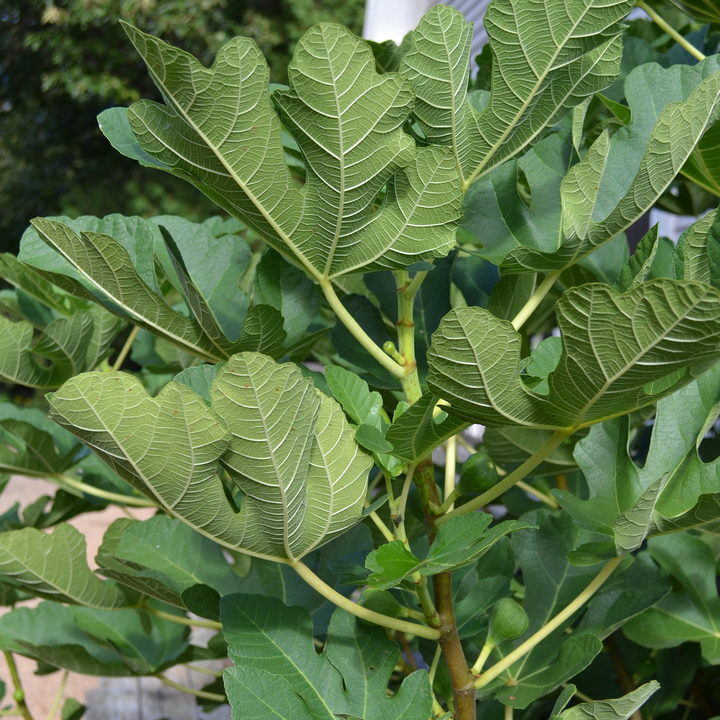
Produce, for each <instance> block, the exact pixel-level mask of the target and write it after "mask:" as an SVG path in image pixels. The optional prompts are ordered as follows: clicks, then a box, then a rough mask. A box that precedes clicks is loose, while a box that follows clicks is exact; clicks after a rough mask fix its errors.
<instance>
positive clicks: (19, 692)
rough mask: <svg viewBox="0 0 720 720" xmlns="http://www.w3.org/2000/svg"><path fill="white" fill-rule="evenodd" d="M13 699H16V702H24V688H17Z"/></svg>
mask: <svg viewBox="0 0 720 720" xmlns="http://www.w3.org/2000/svg"><path fill="white" fill-rule="evenodd" d="M13 700H14V701H15V702H16V703H21V702H23V700H25V693H24V692H23V691H22V690H20V689H18V690H16V691H15V692H14V693H13Z"/></svg>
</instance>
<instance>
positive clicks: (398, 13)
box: [363, 0, 437, 44]
mask: <svg viewBox="0 0 720 720" xmlns="http://www.w3.org/2000/svg"><path fill="white" fill-rule="evenodd" d="M436 3H437V0H366V2H365V25H364V26H363V37H364V38H365V39H366V40H376V41H378V42H382V41H383V40H394V41H395V42H396V43H398V44H400V42H401V41H402V39H403V37H405V33H407V32H408V31H410V30H414V29H415V26H416V25H417V24H418V22H419V21H420V18H421V17H422V16H423V15H424V14H425V13H426V12H427V11H428V10H429V9H430V8H431V7H432V6H433V5H435V4H436Z"/></svg>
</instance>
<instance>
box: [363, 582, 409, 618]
mask: <svg viewBox="0 0 720 720" xmlns="http://www.w3.org/2000/svg"><path fill="white" fill-rule="evenodd" d="M358 605H360V606H361V607H364V608H367V609H368V610H373V611H374V612H376V613H380V614H381V615H387V616H388V617H406V616H407V609H406V608H404V607H403V606H402V605H401V604H400V603H399V602H398V601H397V600H396V599H395V598H394V597H393V595H392V594H391V593H389V592H388V591H387V590H377V589H376V588H366V589H365V590H363V594H362V595H361V596H360V600H358Z"/></svg>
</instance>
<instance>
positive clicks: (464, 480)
mask: <svg viewBox="0 0 720 720" xmlns="http://www.w3.org/2000/svg"><path fill="white" fill-rule="evenodd" d="M497 481H498V472H497V467H496V466H495V463H494V462H493V459H492V458H491V457H490V456H489V455H488V454H487V453H484V452H477V453H475V454H474V455H471V456H470V457H469V458H468V459H467V460H466V461H465V464H464V465H463V466H462V470H461V471H460V480H459V481H458V484H457V488H456V489H457V491H458V492H459V493H460V494H462V493H468V492H478V493H482V492H485V491H486V490H489V489H490V488H491V487H493V486H494V485H495V484H496V483H497Z"/></svg>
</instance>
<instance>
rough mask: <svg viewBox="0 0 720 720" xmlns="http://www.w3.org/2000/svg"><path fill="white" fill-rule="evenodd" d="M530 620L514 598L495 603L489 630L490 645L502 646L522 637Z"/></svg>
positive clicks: (488, 639) (488, 640)
mask: <svg viewBox="0 0 720 720" xmlns="http://www.w3.org/2000/svg"><path fill="white" fill-rule="evenodd" d="M529 624H530V619H529V618H528V616H527V613H526V612H525V610H523V608H522V607H521V606H520V605H518V604H517V603H516V602H515V601H514V600H513V599H512V598H503V599H502V600H499V601H498V602H496V603H495V607H494V608H493V611H492V615H491V616H490V625H489V628H488V636H487V641H486V642H487V643H488V645H493V646H496V645H501V644H502V643H504V642H508V641H510V640H517V638H519V637H522V636H523V635H524V634H525V633H526V632H527V629H528V625H529Z"/></svg>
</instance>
